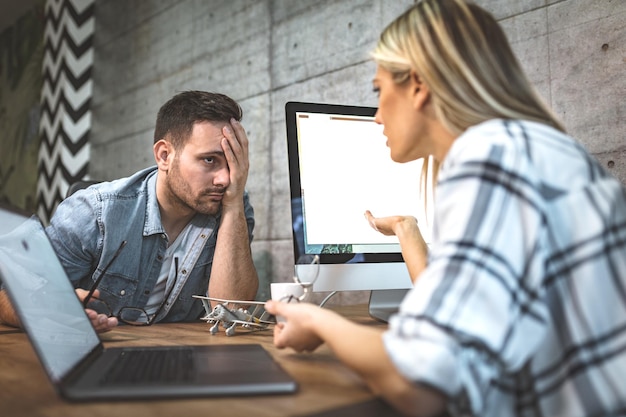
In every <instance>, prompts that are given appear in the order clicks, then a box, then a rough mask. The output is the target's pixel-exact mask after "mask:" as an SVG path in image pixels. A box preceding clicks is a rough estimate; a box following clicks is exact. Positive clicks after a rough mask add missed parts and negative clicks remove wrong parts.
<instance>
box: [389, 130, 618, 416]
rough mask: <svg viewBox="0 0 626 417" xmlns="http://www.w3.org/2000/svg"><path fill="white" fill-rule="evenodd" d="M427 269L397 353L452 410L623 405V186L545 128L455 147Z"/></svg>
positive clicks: (581, 410)
mask: <svg viewBox="0 0 626 417" xmlns="http://www.w3.org/2000/svg"><path fill="white" fill-rule="evenodd" d="M435 206H436V213H435V220H434V229H433V243H432V245H431V248H430V253H429V264H428V267H427V269H426V270H425V271H424V272H423V273H422V274H421V275H420V277H419V279H418V281H417V282H416V285H415V288H414V289H413V290H412V291H411V292H410V293H409V294H408V295H407V297H406V298H405V300H404V302H403V304H402V306H401V309H400V312H399V314H397V315H395V316H394V317H392V319H391V321H390V326H389V330H388V331H387V332H386V333H385V335H384V340H385V346H386V349H387V351H388V353H389V355H390V357H391V358H392V360H393V362H394V363H395V364H396V366H397V367H398V369H399V370H400V372H402V373H403V374H404V375H405V376H406V377H407V378H408V379H410V380H413V381H416V382H420V383H423V384H426V385H429V386H431V387H435V388H437V389H439V390H440V391H443V392H444V393H446V394H447V395H448V397H449V401H448V404H449V406H448V408H449V410H448V411H449V412H450V414H452V415H476V416H497V417H503V416H567V417H576V416H586V417H589V416H609V415H626V190H625V189H624V188H623V187H622V186H621V184H620V183H619V182H618V181H617V180H616V179H615V178H613V177H611V176H610V175H609V174H608V173H607V172H605V171H604V170H603V169H602V167H601V166H600V165H599V164H598V163H597V162H596V161H595V160H594V159H593V158H592V157H591V156H590V155H589V154H588V153H587V152H586V151H585V150H584V149H583V147H582V146H581V145H580V144H578V143H577V142H575V141H574V140H572V139H571V138H570V137H568V136H566V135H564V134H562V133H561V132H559V131H557V130H555V129H552V128H550V127H548V126H546V125H542V124H537V123H532V122H520V121H504V120H492V121H489V122H485V123H482V124H480V125H478V126H474V127H473V128H471V129H468V130H467V131H466V132H465V133H464V134H463V135H461V136H460V137H459V138H458V139H457V140H456V141H455V143H454V145H453V146H452V147H451V149H450V151H449V153H448V155H447V157H446V159H445V161H444V163H443V164H442V167H441V172H440V174H439V184H438V185H437V190H436V203H435Z"/></svg>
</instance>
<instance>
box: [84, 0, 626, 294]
mask: <svg viewBox="0 0 626 417" xmlns="http://www.w3.org/2000/svg"><path fill="white" fill-rule="evenodd" d="M412 3H413V2H412V1H410V0H402V1H391V0H344V1H330V0H307V1H295V0H257V1H247V0H226V1H221V0H220V1H218V0H213V1H203V0H182V1H175V0H159V1H157V0H151V1H140V0H130V1H129V0H109V1H106V2H98V3H97V8H96V35H95V65H94V98H93V131H92V144H93V145H92V165H91V175H92V177H94V178H100V179H113V178H118V177H121V176H125V175H128V174H131V173H132V172H134V171H136V170H137V169H140V168H142V167H145V166H149V165H152V164H153V156H152V150H151V146H152V134H153V126H154V119H155V116H156V112H157V110H158V108H159V107H160V106H161V104H162V103H163V102H165V101H166V100H167V99H169V98H170V97H171V96H172V95H174V94H175V93H177V92H179V91H183V90H188V89H201V90H209V91H218V92H222V93H225V94H228V95H230V96H231V97H233V98H234V99H236V100H238V101H239V102H240V103H241V105H242V107H243V109H244V112H245V114H244V125H245V127H246V130H247V131H248V135H249V138H250V154H251V169H250V176H249V181H248V187H247V188H248V190H249V192H250V194H251V198H252V201H253V203H254V205H255V212H256V218H257V225H258V226H257V229H256V233H255V241H254V243H253V254H254V259H255V264H256V266H257V268H258V269H259V274H260V276H261V278H262V279H263V285H262V287H261V292H260V294H259V298H260V299H264V298H266V297H267V295H268V292H267V284H268V283H269V282H270V281H285V280H289V279H290V274H291V270H292V269H291V268H292V267H291V265H292V264H293V255H292V250H291V229H290V224H289V219H290V212H289V209H290V202H289V188H288V184H289V180H288V170H287V147H286V141H285V121H284V104H285V102H287V101H289V100H301V101H314V102H328V103H346V104H354V105H372V106H375V105H376V104H377V102H376V97H375V95H374V94H373V93H372V92H371V81H370V80H371V78H372V76H373V74H374V70H375V67H374V64H373V63H372V62H371V61H370V60H369V59H368V52H369V51H370V50H371V49H372V48H373V47H374V45H375V43H376V39H377V37H378V34H379V32H380V31H381V30H382V29H383V28H384V26H385V25H386V24H387V23H388V22H389V21H391V20H392V19H393V18H394V17H395V16H397V15H398V14H399V13H401V12H402V11H403V10H404V9H405V8H406V7H407V6H409V5H410V4H412ZM478 3H479V4H481V5H483V6H484V7H485V8H487V9H488V10H490V11H491V12H492V13H493V14H494V16H495V17H496V18H497V19H498V20H499V21H500V22H501V24H502V25H503V27H504V29H505V31H506V32H507V34H508V36H509V39H510V41H511V43H512V45H513V48H514V50H515V52H516V53H517V55H518V57H519V59H520V61H521V62H522V65H523V66H524V68H525V69H526V71H527V72H528V74H529V77H530V78H531V80H532V81H533V82H534V83H535V84H536V86H537V88H538V90H539V92H540V93H541V95H542V96H543V97H544V98H545V100H546V101H547V102H548V103H549V104H550V105H551V106H552V108H553V109H554V110H555V111H556V113H557V114H558V115H559V116H560V117H561V118H562V120H563V121H564V122H565V124H566V126H567V127H568V129H569V131H570V133H572V134H573V135H574V136H575V137H577V138H578V139H579V140H580V141H581V142H582V143H583V144H584V145H585V146H587V148H588V149H589V150H590V151H591V152H592V153H593V154H594V155H595V156H596V157H597V158H598V159H599V160H600V161H601V162H602V163H603V164H604V165H605V166H607V167H609V169H610V170H611V171H612V172H613V174H614V175H615V176H616V177H618V178H620V179H621V180H622V182H625V183H626V140H625V131H626V129H625V126H626V106H625V100H624V98H625V97H626V68H625V67H626V1H623V0H478ZM366 297H367V293H366V292H357V293H350V294H341V295H340V296H339V297H337V298H336V299H335V300H334V302H335V303H350V302H363V301H365V300H366V299H367V298H366Z"/></svg>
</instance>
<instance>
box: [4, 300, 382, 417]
mask: <svg viewBox="0 0 626 417" xmlns="http://www.w3.org/2000/svg"><path fill="white" fill-rule="evenodd" d="M336 310H338V311H339V312H340V313H341V314H343V315H344V316H346V317H349V318H351V319H353V320H354V321H357V322H359V323H362V324H365V325H371V326H384V325H383V324H381V323H378V322H376V321H375V320H373V319H371V318H369V316H368V314H367V307H366V306H364V305H360V306H346V307H339V308H336ZM329 325H330V323H329ZM272 337H273V333H272V330H264V331H258V332H252V333H246V332H245V330H241V331H239V329H238V333H237V334H236V335H235V336H231V337H228V336H226V335H225V334H224V332H223V331H220V332H219V333H218V334H216V335H211V334H210V333H209V325H207V324H206V323H204V322H198V323H176V324H155V325H153V326H148V327H132V326H119V327H117V328H116V329H115V330H113V331H111V332H109V333H105V334H102V335H101V338H102V340H103V342H104V345H105V346H106V347H112V346H132V345H182V344H185V345H192V344H240V343H258V344H261V345H262V346H263V347H264V348H265V349H267V351H268V352H269V353H270V354H271V355H272V356H273V357H274V358H275V359H276V360H277V361H278V362H279V363H280V364H281V366H282V367H283V368H284V369H285V370H286V371H287V372H288V373H289V374H290V375H292V376H293V377H294V378H295V379H296V381H298V383H299V390H298V392H297V393H296V394H288V395H266V396H253V397H224V398H194V399H176V400H162V401H159V400H152V401H120V402H90V403H70V402H66V401H64V400H63V399H61V398H60V397H59V396H58V395H57V394H56V392H55V391H54V388H53V386H52V384H51V383H50V381H49V380H48V378H47V376H46V375H45V373H44V370H43V368H42V367H41V364H40V362H39V360H38V358H37V357H36V356H35V353H34V351H33V348H32V346H31V344H30V342H29V340H28V338H27V336H26V334H25V333H23V332H22V331H21V330H19V329H14V328H12V327H7V326H4V325H1V324H0V414H1V415H2V416H6V417H72V416H80V417H98V416H102V417H124V416H133V417H143V416H146V417H159V416H163V417H165V416H176V417H187V416H190V417H191V416H200V417H202V416H209V415H210V416H216V417H221V416H228V417H238V416H242V417H243V416H245V417H264V416H268V417H269V416H271V417H277V416H304V415H307V414H312V413H317V412H321V411H324V410H328V409H332V408H337V407H341V406H346V405H349V404H356V403H359V402H362V401H366V400H368V399H372V398H373V395H372V393H371V392H370V391H369V390H368V388H367V387H366V386H365V385H364V384H363V382H362V381H361V380H360V378H359V377H358V376H357V375H356V374H355V373H353V372H352V371H350V370H349V369H348V368H346V367H345V366H343V365H342V364H341V363H340V362H339V361H338V360H337V359H336V358H335V357H334V356H333V355H332V354H331V353H330V351H329V350H328V349H327V348H326V347H325V346H322V347H321V348H320V349H318V350H317V351H316V352H314V353H311V354H298V353H295V352H294V351H292V350H290V349H283V350H279V349H276V348H275V347H274V345H273V339H272Z"/></svg>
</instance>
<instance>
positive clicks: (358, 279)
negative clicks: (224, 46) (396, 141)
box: [285, 102, 432, 320]
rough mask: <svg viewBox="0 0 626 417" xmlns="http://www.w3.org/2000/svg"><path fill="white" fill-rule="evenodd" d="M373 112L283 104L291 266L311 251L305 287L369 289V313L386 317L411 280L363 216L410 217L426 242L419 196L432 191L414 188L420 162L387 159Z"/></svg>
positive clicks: (387, 239) (392, 245)
mask: <svg viewBox="0 0 626 417" xmlns="http://www.w3.org/2000/svg"><path fill="white" fill-rule="evenodd" d="M375 113H376V108H375V107H364V106H349V105H338V104H323V103H303V102H288V103H287V104H286V106H285V114H286V125H287V148H288V155H289V178H290V191H291V214H292V231H293V248H294V258H295V259H296V263H297V260H298V259H299V258H301V257H302V255H304V254H319V255H320V266H319V275H318V277H317V280H316V281H315V284H314V286H313V291H335V290H337V291H350V290H373V291H372V293H371V294H372V295H371V298H370V314H371V315H372V316H374V317H376V318H379V319H381V320H387V319H388V316H389V315H390V314H391V313H392V312H393V311H395V310H396V309H397V307H398V304H399V302H400V301H401V300H402V298H403V297H404V294H405V293H406V291H407V289H409V288H410V287H411V285H412V283H411V279H410V277H409V274H408V271H407V268H406V265H405V264H404V262H403V259H402V255H401V252H400V245H399V243H398V239H397V238H396V237H395V236H384V235H382V234H381V233H379V232H377V231H376V230H374V229H373V228H372V227H371V226H370V225H369V223H368V222H367V220H366V219H365V217H364V213H365V211H366V210H370V211H371V212H372V213H373V214H374V216H377V217H381V216H391V215H412V216H415V217H416V218H417V219H418V225H419V227H420V231H421V233H422V235H423V236H424V238H425V240H426V241H427V243H428V242H429V240H430V230H429V228H428V224H429V218H430V213H429V211H428V208H427V206H426V205H425V200H424V197H423V196H424V195H425V193H429V192H430V193H432V189H431V188H430V187H427V188H426V189H424V187H423V186H421V185H420V184H422V185H423V184H426V182H422V181H423V174H422V165H423V161H422V160H418V161H413V162H409V163H404V164H400V163H396V162H394V161H392V159H391V157H390V155H389V149H388V148H387V146H386V140H387V139H386V137H385V136H384V135H383V127H382V126H381V125H378V124H377V123H375V122H374V115H375ZM431 201H432V200H431ZM295 268H296V273H298V271H302V268H305V266H300V265H296V266H295Z"/></svg>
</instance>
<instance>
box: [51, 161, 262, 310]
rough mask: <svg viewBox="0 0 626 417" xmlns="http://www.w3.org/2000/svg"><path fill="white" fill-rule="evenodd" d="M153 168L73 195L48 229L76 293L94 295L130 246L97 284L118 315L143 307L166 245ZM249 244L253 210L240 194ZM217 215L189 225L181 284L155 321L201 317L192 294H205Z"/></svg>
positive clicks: (217, 224)
mask: <svg viewBox="0 0 626 417" xmlns="http://www.w3.org/2000/svg"><path fill="white" fill-rule="evenodd" d="M156 178H157V169H156V167H151V168H147V169H144V170H142V171H139V172H137V173H136V174H134V175H132V176H130V177H128V178H122V179H119V180H115V181H112V182H103V183H99V184H96V185H94V186H91V187H89V188H88V189H85V190H80V191H77V192H76V193H75V194H73V195H72V196H71V197H69V198H67V199H66V200H64V201H63V202H61V204H59V206H58V208H57V209H56V212H55V214H54V216H53V218H52V220H51V222H50V225H49V226H48V227H47V228H46V231H47V233H48V236H49V237H50V240H51V241H52V245H53V246H54V248H55V251H56V252H57V255H58V256H59V259H60V260H61V263H62V264H63V267H64V268H65V271H66V272H67V274H68V276H69V278H70V280H71V281H72V283H73V285H74V287H76V288H84V289H89V288H91V286H92V284H93V282H94V281H95V280H96V279H97V278H98V277H99V276H100V274H101V273H102V270H103V269H104V267H105V266H106V265H107V263H109V261H110V260H111V258H112V257H113V256H114V254H115V252H116V251H117V249H118V248H119V246H120V244H121V242H122V241H124V240H126V241H127V244H126V246H125V247H124V249H122V251H121V253H120V254H119V256H118V258H117V259H116V260H115V261H113V263H112V264H111V266H109V269H108V270H107V272H106V275H105V276H104V277H103V279H102V280H101V282H100V284H99V286H98V289H99V290H100V299H102V300H104V301H106V303H107V304H108V305H109V306H110V308H111V310H112V312H113V313H114V314H117V312H118V311H119V309H120V308H122V307H125V306H126V307H141V308H143V307H145V305H146V303H147V301H148V298H149V297H150V293H151V291H152V290H153V288H154V286H155V284H156V281H157V278H158V276H159V273H160V271H161V265H162V262H163V256H164V254H165V250H166V249H167V246H168V237H167V235H166V233H165V230H164V229H163V225H162V224H161V215H160V211H159V205H158V202H157V199H156ZM244 208H245V216H246V222H247V225H248V237H249V241H250V242H252V233H253V230H254V211H253V208H252V206H251V205H250V202H249V197H248V194H247V193H246V194H245V195H244ZM219 223H220V216H219V214H218V215H217V216H209V215H203V214H198V215H196V216H195V217H194V218H193V219H192V220H191V230H190V241H191V242H193V243H192V244H191V247H190V248H188V249H189V250H188V251H187V252H186V254H185V256H184V257H183V259H181V260H180V264H179V272H178V279H177V281H176V287H175V288H174V289H173V291H172V293H171V295H170V297H169V299H168V300H167V301H166V303H165V305H164V307H163V309H162V311H161V313H160V314H159V317H157V320H160V321H165V322H168V321H170V322H171V321H191V320H196V319H198V318H199V317H200V316H201V314H202V313H203V311H204V310H203V308H202V304H201V303H200V302H199V300H197V299H195V298H192V296H193V295H206V294H207V291H208V284H209V278H210V275H211V266H212V262H213V254H214V253H215V244H216V241H217V233H218V227H219Z"/></svg>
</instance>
